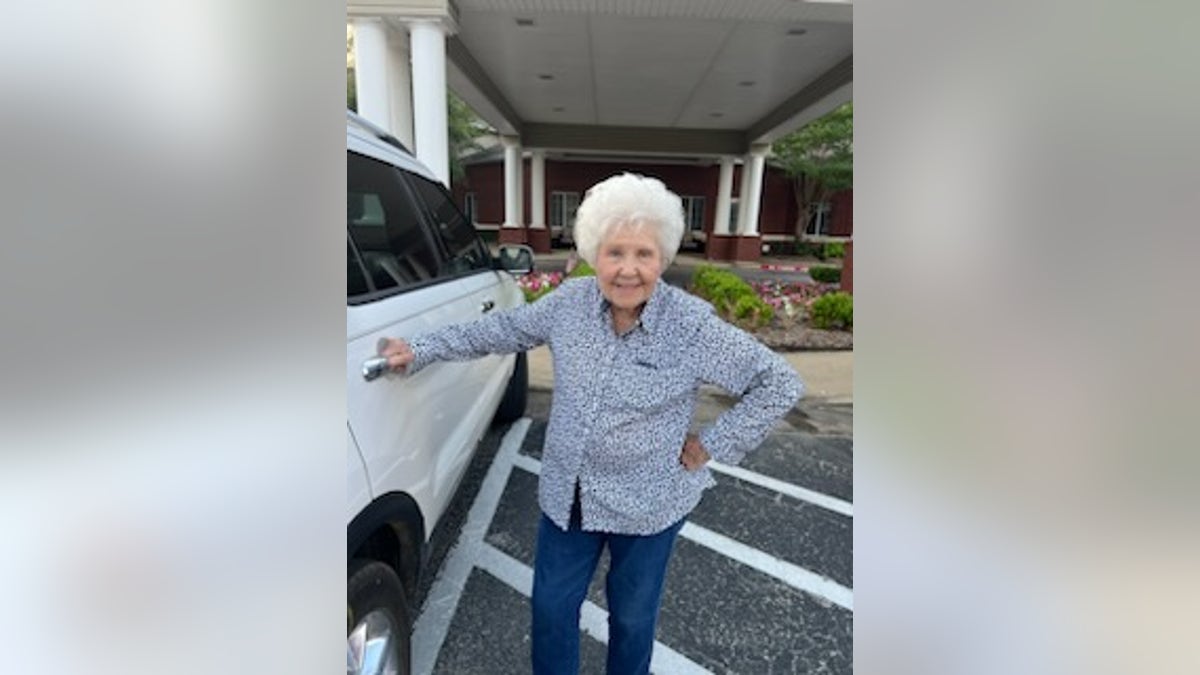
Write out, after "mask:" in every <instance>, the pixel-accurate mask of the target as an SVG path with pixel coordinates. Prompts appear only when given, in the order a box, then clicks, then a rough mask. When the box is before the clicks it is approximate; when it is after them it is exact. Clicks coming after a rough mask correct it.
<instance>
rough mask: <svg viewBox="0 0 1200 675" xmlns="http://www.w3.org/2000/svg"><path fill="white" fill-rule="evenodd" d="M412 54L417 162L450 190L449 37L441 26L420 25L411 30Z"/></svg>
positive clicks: (436, 24)
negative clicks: (426, 167)
mask: <svg viewBox="0 0 1200 675" xmlns="http://www.w3.org/2000/svg"><path fill="white" fill-rule="evenodd" d="M409 34H410V36H411V41H410V43H409V49H410V50H411V51H412V89H413V143H414V145H416V155H417V159H419V160H421V161H422V162H424V163H425V165H426V166H428V167H429V168H430V170H432V171H433V174H434V175H435V176H437V177H438V180H440V181H442V183H444V184H445V185H446V186H447V187H448V186H449V185H450V156H449V155H450V148H449V138H448V135H447V131H446V36H445V34H444V33H443V31H442V26H441V24H438V23H435V22H432V21H417V22H414V23H413V24H411V26H410V28H409Z"/></svg>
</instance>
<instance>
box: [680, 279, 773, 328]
mask: <svg viewBox="0 0 1200 675" xmlns="http://www.w3.org/2000/svg"><path fill="white" fill-rule="evenodd" d="M692 292H693V293H695V294H696V295H698V296H700V297H702V298H704V299H705V300H707V301H709V302H710V303H712V306H713V307H714V308H715V309H716V310H717V314H719V315H720V316H721V317H722V318H724V319H725V320H726V321H729V322H730V323H736V324H740V325H743V326H749V327H753V328H758V327H761V326H765V325H767V324H768V323H770V322H771V319H773V318H775V310H774V309H772V307H771V306H770V305H768V304H767V303H766V302H763V299H762V298H760V297H759V296H758V293H757V292H755V290H754V289H753V288H752V287H751V286H750V284H748V283H746V282H745V281H743V280H742V279H741V278H740V277H739V276H738V275H736V274H734V273H733V272H729V271H726V270H722V269H718V268H716V267H713V266H712V265H701V266H700V267H697V268H696V271H695V272H693V273H692Z"/></svg>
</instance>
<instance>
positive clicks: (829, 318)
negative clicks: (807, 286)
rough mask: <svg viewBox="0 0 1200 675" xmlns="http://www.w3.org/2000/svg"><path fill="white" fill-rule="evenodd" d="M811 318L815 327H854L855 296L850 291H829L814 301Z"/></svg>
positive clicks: (810, 309) (810, 311) (810, 313)
mask: <svg viewBox="0 0 1200 675" xmlns="http://www.w3.org/2000/svg"><path fill="white" fill-rule="evenodd" d="M808 312H809V320H810V322H811V323H812V325H813V327H814V328H839V329H849V328H853V327H854V298H853V297H851V296H850V294H849V293H844V292H842V291H838V292H836V293H827V294H825V295H822V296H821V297H819V298H817V299H816V300H814V301H813V304H812V307H810V308H809V310H808Z"/></svg>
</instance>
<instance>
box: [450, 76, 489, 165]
mask: <svg viewBox="0 0 1200 675" xmlns="http://www.w3.org/2000/svg"><path fill="white" fill-rule="evenodd" d="M446 125H447V127H448V128H447V130H446V131H447V133H446V136H447V138H448V139H449V140H450V180H451V182H455V181H459V180H462V179H463V178H465V177H466V175H467V171H466V169H465V168H463V165H462V158H463V156H464V155H466V154H467V153H469V152H474V151H476V150H479V149H480V146H479V143H478V142H477V141H476V140H475V139H477V138H479V137H480V136H481V135H483V134H485V133H488V132H489V131H490V129H489V127H488V125H487V123H486V122H484V121H483V120H481V119H479V117H478V116H477V115H476V114H475V111H474V110H471V108H470V107H469V106H467V104H466V103H464V102H463V100H462V99H461V98H459V97H458V96H457V95H455V94H454V92H452V91H448V90H447V92H446Z"/></svg>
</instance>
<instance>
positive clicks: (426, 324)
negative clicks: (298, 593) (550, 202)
mask: <svg viewBox="0 0 1200 675" xmlns="http://www.w3.org/2000/svg"><path fill="white" fill-rule="evenodd" d="M346 179H347V180H346V204H347V235H346V251H347V267H346V278H347V306H346V385H347V400H346V413H347V427H346V469H347V470H346V478H347V486H346V487H347V497H348V505H347V506H348V508H349V511H348V513H347V522H348V526H347V531H346V534H347V564H348V577H347V608H346V611H347V636H348V637H347V668H346V670H347V673H374V672H380V673H383V672H389V673H391V672H398V673H407V672H409V639H410V632H411V624H412V612H411V610H410V607H409V605H410V603H411V601H412V599H413V592H414V590H415V589H416V587H417V581H418V579H419V576H420V574H421V573H422V566H423V565H422V563H423V562H424V551H425V544H426V542H427V540H428V538H429V535H430V533H431V532H432V531H433V529H434V526H435V525H436V524H437V522H438V520H439V519H440V518H441V516H442V514H443V512H444V511H445V509H446V507H447V505H448V504H449V503H450V500H451V498H452V497H453V495H454V492H455V490H456V489H457V488H458V484H459V481H460V479H461V478H462V475H463V472H464V471H465V469H466V468H467V465H468V464H469V463H470V460H471V458H472V455H473V454H474V451H475V447H476V446H477V444H478V442H479V440H480V438H481V437H482V436H483V434H484V432H485V431H486V430H487V429H488V426H489V424H490V423H491V422H492V421H493V419H495V420H496V421H498V422H507V421H512V420H514V419H516V418H518V417H520V416H521V415H523V414H524V411H525V395H526V387H527V381H528V374H527V369H526V365H525V355H524V354H519V355H516V356H513V355H506V356H489V357H486V358H482V359H477V360H474V361H470V362H465V363H440V364H436V365H433V366H430V367H429V368H426V369H424V370H422V371H421V372H420V373H418V374H416V375H414V376H412V377H405V376H401V375H395V374H390V373H387V372H386V368H385V366H384V364H383V363H382V360H381V359H379V358H377V352H376V343H377V342H378V341H379V339H380V338H381V337H383V336H410V335H414V334H416V333H420V332H423V331H427V330H429V329H432V328H437V327H439V326H444V325H447V324H451V323H457V322H461V321H467V320H470V319H474V318H476V317H479V316H481V315H482V314H484V313H486V312H491V311H499V310H502V309H506V308H510V307H514V306H516V305H519V304H522V303H524V302H525V299H524V296H523V295H522V293H521V290H520V289H519V288H518V287H517V284H516V282H515V280H514V279H513V277H512V276H511V275H510V274H509V273H508V272H507V271H501V270H500V269H499V268H500V267H501V263H500V262H499V261H498V260H493V258H492V256H491V254H490V252H489V250H488V248H487V246H486V245H485V244H484V243H483V241H482V240H481V239H480V238H479V236H478V234H477V233H476V232H475V229H474V227H473V226H472V224H471V223H470V222H469V221H467V219H466V218H464V217H463V215H462V213H461V211H459V209H458V208H457V207H455V205H454V201H453V200H452V199H451V197H450V195H449V194H448V193H447V192H446V190H445V188H444V187H443V186H442V185H441V183H439V182H438V181H437V179H436V178H435V177H434V175H433V173H432V172H430V171H429V169H427V168H426V167H425V166H423V165H421V164H420V163H419V162H418V161H417V160H416V159H415V158H414V157H413V156H412V155H411V154H410V153H409V152H408V151H407V150H405V149H404V147H403V146H402V145H401V144H400V143H399V142H398V141H396V140H395V139H394V138H392V137H391V136H389V135H388V134H387V133H386V132H385V131H383V130H381V129H379V128H377V127H375V126H373V125H371V124H370V123H368V122H366V121H365V120H363V119H361V118H360V117H358V116H357V115H354V114H353V113H347V123H346ZM520 248H521V249H523V250H519V251H518V252H517V253H518V254H517V255H515V256H514V255H512V254H513V253H514V251H513V250H505V251H504V253H505V254H507V255H505V256H502V257H503V258H504V259H505V261H506V262H505V265H506V266H507V268H508V269H510V270H512V271H522V270H523V269H528V268H531V267H532V256H531V255H530V254H529V253H528V249H525V248H524V247H520Z"/></svg>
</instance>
